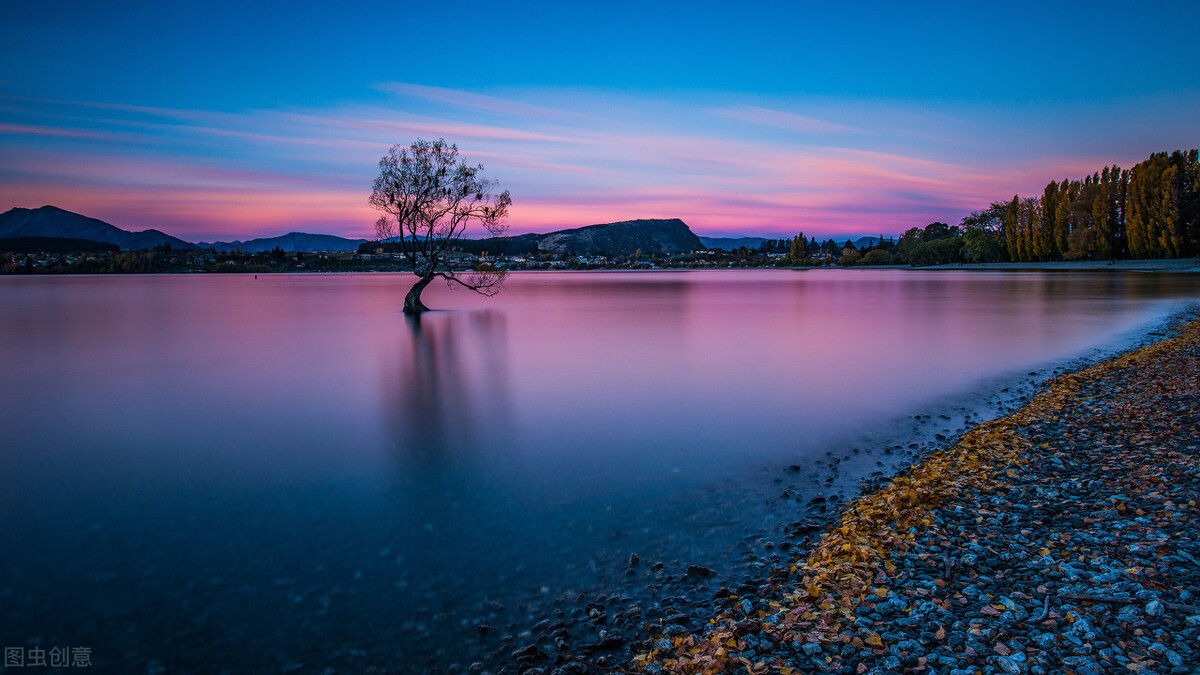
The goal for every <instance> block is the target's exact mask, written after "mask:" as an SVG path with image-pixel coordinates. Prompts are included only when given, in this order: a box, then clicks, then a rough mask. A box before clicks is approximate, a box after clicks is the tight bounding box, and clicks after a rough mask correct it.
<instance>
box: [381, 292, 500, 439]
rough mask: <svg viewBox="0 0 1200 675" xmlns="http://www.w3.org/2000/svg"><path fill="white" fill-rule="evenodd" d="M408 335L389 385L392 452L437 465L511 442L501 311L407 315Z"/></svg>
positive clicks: (386, 395) (387, 398) (388, 376)
mask: <svg viewBox="0 0 1200 675" xmlns="http://www.w3.org/2000/svg"><path fill="white" fill-rule="evenodd" d="M404 319H405V323H406V327H407V329H408V330H407V331H406V333H403V334H402V336H403V338H404V339H403V340H401V344H400V345H399V348H398V349H397V350H396V352H394V359H392V366H391V367H390V368H388V369H386V370H385V381H384V383H383V389H384V400H385V405H386V413H385V416H386V420H387V422H386V423H387V427H388V431H389V433H390V435H391V442H392V447H393V448H394V449H395V450H396V452H398V453H399V455H400V457H401V458H402V459H404V460H405V461H413V460H416V461H418V462H437V461H440V460H442V459H444V458H452V457H462V456H465V455H468V454H472V453H474V452H475V451H476V450H477V449H479V448H483V447H488V448H495V447H496V446H497V444H499V443H503V442H504V441H505V439H507V438H508V436H509V434H508V433H507V431H508V429H509V426H510V425H509V423H508V412H509V409H510V403H509V397H510V395H511V390H512V385H511V382H510V379H509V373H508V344H507V328H506V325H505V319H504V315H503V314H501V313H499V312H495V311H480V312H462V313H460V312H436V313H426V314H424V315H407V316H405V317H404Z"/></svg>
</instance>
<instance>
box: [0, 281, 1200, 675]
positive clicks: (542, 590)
mask: <svg viewBox="0 0 1200 675" xmlns="http://www.w3.org/2000/svg"><path fill="white" fill-rule="evenodd" d="M407 284H408V278H407V277H404V276H398V275H296V276H269V275H263V276H260V277H259V278H258V279H255V278H253V277H249V276H186V277H185V276H168V277H145V276H139V277H56V278H49V277H42V278H13V277H8V278H2V279H0V317H2V322H0V373H2V375H3V379H2V380H0V514H2V515H0V543H2V546H0V643H2V646H10V647H22V648H31V647H35V646H41V647H42V648H45V649H49V648H50V647H52V646H55V645H59V646H69V647H76V646H83V647H88V648H90V649H91V650H92V661H93V663H95V664H96V667H97V668H99V669H108V670H112V671H119V672H176V671H178V672H205V673H209V672H246V671H251V670H260V671H262V672H276V671H279V670H281V669H283V670H290V669H294V670H297V671H302V672H321V671H322V670H323V669H324V668H326V667H331V668H335V669H337V670H338V671H339V672H355V671H359V670H363V669H365V668H367V667H368V666H376V667H379V668H385V669H391V670H396V671H401V672H404V671H422V670H428V669H430V668H432V665H431V664H435V663H437V664H448V663H451V662H460V663H463V664H466V663H470V662H472V661H475V660H478V659H484V660H486V654H487V652H488V651H490V650H491V649H494V648H497V646H498V645H502V644H504V642H503V640H501V639H500V637H501V636H498V635H496V633H504V632H511V633H513V634H514V635H516V636H517V638H519V637H520V632H521V631H522V630H523V626H524V625H526V624H531V623H532V622H533V620H534V619H536V618H538V617H539V616H541V615H542V614H543V613H544V612H545V611H546V608H547V607H559V608H561V607H566V606H567V605H569V604H571V603H572V602H574V601H575V599H576V598H577V597H578V596H579V594H580V593H584V592H586V593H593V594H594V593H604V592H606V589H607V590H608V591H611V589H614V588H617V587H621V588H623V592H625V593H626V594H629V593H636V592H640V591H639V590H638V589H641V588H642V587H643V586H644V585H645V584H644V583H643V582H641V581H638V582H637V583H632V582H628V581H627V579H626V577H625V576H624V574H623V573H624V571H625V568H626V566H627V562H626V561H627V560H628V558H629V555H630V553H638V554H639V555H640V556H641V557H642V558H643V559H645V560H647V561H650V560H660V561H664V562H665V563H666V564H667V567H668V569H669V568H671V566H677V567H679V566H683V565H686V564H691V563H697V564H704V565H707V566H709V567H712V568H713V569H715V570H718V572H719V573H722V574H724V573H726V572H729V573H730V574H732V573H733V571H735V570H738V569H740V567H741V566H742V565H743V563H744V562H745V554H746V553H747V551H748V550H749V548H751V547H753V546H754V545H755V544H754V543H753V542H754V540H755V539H756V537H757V538H763V537H765V538H770V537H772V536H774V535H773V534H772V533H773V531H774V530H775V529H777V528H778V526H779V524H780V523H783V522H787V521H788V520H789V519H790V518H791V517H793V516H792V515H791V511H793V510H794V508H795V507H794V504H793V502H794V500H791V501H789V500H782V501H781V500H779V499H778V498H777V497H778V495H777V494H775V493H776V492H778V491H779V489H781V488H780V486H779V484H778V483H776V482H775V481H776V480H778V479H779V476H780V475H781V470H782V468H783V467H785V466H788V465H797V466H800V467H801V469H802V470H801V471H800V472H799V473H792V474H789V475H788V476H787V481H788V483H787V485H786V486H784V487H788V488H790V489H792V490H794V491H797V492H798V493H802V494H803V495H804V496H809V495H813V494H818V493H820V492H821V491H822V490H826V489H832V488H831V487H830V486H831V485H832V483H831V482H830V481H833V480H834V477H833V474H832V473H831V469H830V468H829V467H830V464H831V461H830V458H829V457H827V455H826V453H828V452H834V453H835V454H837V455H838V457H839V458H842V457H844V458H845V462H844V463H843V464H842V469H841V472H840V473H839V474H838V476H837V480H838V481H847V480H850V479H851V478H856V477H859V476H861V475H865V474H866V473H868V472H869V471H871V470H876V469H878V468H880V467H885V466H891V465H893V464H894V462H895V461H898V460H895V459H889V458H887V457H885V456H884V455H883V454H882V452H881V451H882V449H883V448H885V447H886V446H889V445H890V444H893V443H897V442H898V441H899V439H901V438H904V439H905V440H906V441H907V440H908V439H909V437H910V436H911V437H913V438H918V437H921V438H927V437H929V436H931V435H932V434H933V433H935V432H945V433H946V434H953V433H954V432H955V431H956V430H957V428H958V427H959V426H961V424H962V423H963V422H964V421H971V420H972V419H979V417H980V416H981V415H986V414H988V411H994V410H996V409H998V408H999V407H1001V406H1002V403H1003V401H1001V398H1002V397H996V396H993V395H992V394H994V393H995V392H997V391H998V390H999V389H1000V388H1002V385H1005V384H1006V383H1009V382H1010V381H1015V380H1014V378H1020V377H1024V376H1025V375H1026V373H1027V372H1028V371H1038V372H1043V373H1045V372H1047V370H1046V369H1047V368H1049V367H1051V366H1053V364H1055V363H1059V362H1063V361H1065V360H1068V359H1071V358H1075V357H1078V356H1081V355H1087V354H1094V353H1095V350H1097V349H1101V348H1112V347H1116V346H1119V345H1121V344H1122V343H1123V341H1125V340H1128V339H1129V338H1130V337H1131V336H1133V335H1135V334H1136V333H1137V331H1138V330H1139V329H1140V328H1144V327H1146V326H1150V325H1152V324H1153V323H1155V322H1156V321H1158V320H1160V319H1161V318H1162V317H1164V316H1165V315H1166V314H1168V313H1169V312H1170V311H1172V310H1173V309H1176V308H1179V307H1181V306H1183V305H1184V304H1186V303H1188V302H1190V301H1192V300H1194V299H1195V298H1196V297H1197V296H1200V287H1198V280H1197V278H1196V277H1194V276H1188V275H1165V274H1155V275H1150V274H1133V273H1125V274H1123V273H1104V272H1098V273H1053V274H1050V273H967V272H962V273H960V272H913V271H857V270H847V271H842V270H836V271H813V272H802V273H801V272H786V271H751V272H686V273H665V272H664V273H531V274H523V275H515V276H513V277H511V278H510V280H509V281H508V287H507V288H506V290H505V291H504V292H502V293H501V294H500V295H499V296H498V297H496V298H493V299H490V300H488V299H483V298H479V297H476V296H473V295H469V294H466V293H463V292H451V291H448V290H446V289H444V288H440V287H434V288H431V290H430V292H429V293H428V297H427V298H426V301H427V304H429V305H430V306H433V307H438V308H444V309H445V311H438V312H434V313H430V314H427V315H425V316H424V317H423V318H422V319H421V321H420V322H413V321H410V320H408V319H406V318H405V317H404V316H403V315H402V314H401V313H400V312H399V311H398V310H399V307H400V305H401V300H402V296H403V293H404V291H405V290H406V286H407ZM943 409H944V410H947V411H951V410H952V411H954V414H953V415H947V418H946V419H945V420H942V419H941V418H939V417H937V416H934V417H933V418H932V419H931V420H928V421H925V420H918V421H914V420H913V419H912V416H913V415H914V414H921V413H926V412H929V411H930V410H943ZM972 411H973V412H972ZM969 415H970V416H969ZM943 427H944V428H943ZM860 451H861V452H860ZM889 462H890V463H889ZM773 490H774V491H775V492H772V491H773ZM747 541H750V542H751V543H747ZM501 606H502V607H501ZM480 623H487V624H489V625H495V626H496V627H497V630H496V631H495V632H494V633H493V634H491V635H484V636H481V635H479V634H478V632H477V631H476V629H475V626H476V625H477V624H480Z"/></svg>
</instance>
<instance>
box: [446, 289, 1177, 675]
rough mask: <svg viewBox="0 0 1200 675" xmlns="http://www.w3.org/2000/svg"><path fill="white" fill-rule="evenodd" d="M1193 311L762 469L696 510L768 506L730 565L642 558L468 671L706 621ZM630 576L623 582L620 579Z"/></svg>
mask: <svg viewBox="0 0 1200 675" xmlns="http://www.w3.org/2000/svg"><path fill="white" fill-rule="evenodd" d="M1189 314H1190V311H1189V310H1174V311H1171V312H1169V313H1167V314H1165V315H1162V316H1159V317H1157V318H1155V319H1152V320H1150V321H1148V322H1146V323H1143V324H1141V325H1139V326H1137V327H1136V328H1132V329H1130V330H1128V331H1126V332H1124V333H1121V334H1119V335H1116V336H1114V337H1113V338H1112V339H1110V340H1107V341H1105V342H1103V343H1100V344H1097V345H1095V346H1093V347H1090V348H1088V349H1087V350H1086V351H1084V352H1081V353H1079V354H1077V355H1075V356H1071V357H1067V358H1060V359H1049V360H1047V361H1045V362H1043V363H1040V364H1037V365H1035V366H1033V367H1032V368H1031V370H1030V371H1029V372H1028V373H1026V372H1024V370H1022V371H1021V372H1019V373H1017V372H1014V373H1011V374H1008V375H1004V376H1000V377H996V378H989V379H987V380H983V381H980V382H979V383H977V384H976V385H974V386H972V388H971V389H970V391H969V392H964V393H963V394H955V395H951V396H947V397H944V398H939V399H936V400H932V401H928V402H926V403H924V404H922V405H921V406H919V407H918V408H917V409H916V410H914V411H913V412H915V413H918V414H912V415H904V416H901V417H899V418H897V419H896V420H894V422H893V423H889V424H888V425H885V426H884V427H881V428H879V429H874V430H871V431H870V432H867V433H865V434H863V435H861V436H854V437H847V438H845V439H843V441H841V442H838V443H836V444H834V445H832V446H827V449H828V450H829V452H825V456H824V458H821V459H817V458H815V457H814V460H815V461H813V462H812V464H811V465H806V467H807V468H802V467H799V466H787V467H785V466H783V465H782V464H780V465H775V466H770V467H763V468H762V469H761V470H759V471H757V472H755V473H753V474H749V475H747V476H746V477H745V478H744V479H743V482H744V485H742V486H741V487H739V488H735V489H733V490H724V491H722V492H723V493H726V499H727V500H731V501H728V502H727V503H726V505H725V506H724V507H722V509H716V510H713V509H712V508H711V506H712V505H702V504H699V503H697V504H694V505H693V510H694V511H695V517H694V518H691V519H689V522H691V523H692V525H691V526H692V527H700V528H702V529H703V528H708V527H710V526H711V522H713V521H710V520H709V519H712V518H716V519H717V520H720V519H722V518H727V517H728V516H727V515H726V516H723V515H722V514H723V513H724V512H725V511H727V510H728V509H731V508H732V509H738V510H740V509H745V508H749V509H750V510H751V511H754V510H755V509H756V508H759V507H756V506H754V505H755V504H758V505H759V506H760V507H761V505H762V504H763V503H764V501H765V503H766V504H767V505H768V507H767V508H768V509H769V510H770V511H771V512H772V514H773V515H772V518H773V520H774V521H775V524H774V525H773V526H768V527H763V525H765V524H764V523H762V522H759V523H758V525H752V526H750V527H749V528H747V529H742V530H741V531H740V535H737V536H735V537H734V538H733V541H736V540H737V538H738V537H739V536H740V537H741V538H742V542H743V544H741V545H740V546H738V547H737V548H738V552H734V553H733V554H732V555H733V556H734V557H733V558H730V559H729V560H724V561H723V559H719V558H721V556H715V557H714V556H711V555H708V556H706V555H703V554H698V555H696V556H694V557H693V558H692V559H682V560H675V559H669V558H663V559H661V560H660V559H658V558H655V557H646V556H645V555H643V556H642V557H641V560H640V561H639V563H631V564H629V565H628V566H627V567H626V566H623V565H617V569H614V570H613V571H614V572H615V574H613V575H612V576H609V577H608V581H607V583H606V582H601V581H600V579H599V578H597V579H595V580H593V583H587V584H583V586H584V587H585V589H586V590H584V592H583V593H581V594H580V595H579V598H578V599H577V600H576V601H575V603H570V602H567V603H566V604H561V603H560V604H557V607H558V608H559V611H557V620H556V619H555V617H554V616H550V615H548V614H545V613H543V614H539V615H538V617H537V618H538V619H542V620H541V621H538V622H537V623H536V625H534V626H533V630H532V631H529V630H526V631H524V632H520V634H519V635H516V633H517V632H518V631H519V629H514V630H513V635H510V636H509V637H510V639H511V638H512V637H514V636H515V637H517V640H516V641H515V642H509V643H508V645H509V646H507V647H505V648H502V649H499V650H497V651H496V652H493V654H492V658H491V659H483V660H481V662H477V663H472V664H471V667H470V668H469V669H468V672H478V673H487V672H494V673H516V672H525V671H526V670H528V669H530V668H535V667H538V668H542V669H543V672H544V673H546V674H552V673H561V674H562V675H567V674H569V673H573V672H574V673H585V672H605V671H606V669H607V670H608V671H611V670H612V669H613V668H618V669H619V668H620V666H619V664H621V663H627V661H628V658H629V656H628V655H630V654H634V655H636V654H637V653H638V650H639V649H642V650H645V649H646V648H648V645H650V644H651V641H649V640H647V635H649V633H648V632H647V628H646V626H647V625H650V626H654V625H657V626H658V630H659V631H661V630H663V629H664V627H666V626H671V627H672V628H673V629H674V630H677V631H678V630H680V629H683V630H689V629H691V630H695V629H698V628H701V627H703V626H706V625H708V623H709V622H710V621H711V620H712V619H714V618H716V616H717V614H718V612H719V610H720V608H721V603H719V602H717V600H719V599H720V598H722V597H727V595H728V593H726V594H725V595H724V596H722V595H721V592H722V591H721V590H720V589H724V588H731V589H737V594H740V595H742V596H743V597H749V596H750V595H752V594H753V589H755V588H761V587H763V586H764V585H767V584H769V583H770V581H771V578H772V575H777V574H778V571H779V569H780V568H781V567H783V568H785V569H784V571H785V572H786V567H787V566H788V565H789V564H791V563H792V562H793V556H795V555H796V554H797V553H800V552H804V551H807V550H809V549H810V548H811V547H812V546H813V545H815V544H816V543H817V541H818V537H819V535H820V534H821V532H822V531H824V530H827V529H828V528H829V527H830V525H831V523H833V522H834V521H835V520H836V519H837V518H838V517H839V516H840V512H841V511H842V509H843V507H844V506H845V505H846V504H847V503H849V502H850V501H853V500H854V499H855V498H856V497H859V496H862V495H864V494H867V493H869V492H874V491H876V490H878V489H880V488H881V487H882V486H886V485H887V484H888V483H889V482H890V481H891V480H892V479H893V478H894V477H895V476H897V475H900V474H902V473H903V472H904V471H906V470H907V469H908V468H909V467H911V466H912V465H914V464H917V463H920V462H921V461H922V460H923V459H925V458H928V457H929V456H931V455H933V454H935V453H937V452H939V451H940V450H941V449H944V448H945V447H947V445H948V444H953V443H954V442H955V440H956V439H958V438H961V437H962V436H963V435H964V434H966V433H969V432H970V431H971V430H972V429H974V428H976V427H977V426H978V425H980V424H981V423H984V424H985V423H987V422H988V421H989V420H995V419H999V418H1003V417H1006V416H1008V415H1011V414H1013V413H1014V412H1015V411H1017V410H1019V409H1021V408H1022V407H1023V406H1025V405H1027V404H1028V402H1029V401H1030V400H1031V399H1032V398H1034V397H1035V396H1036V395H1037V393H1038V392H1039V391H1040V390H1042V389H1043V388H1044V387H1045V386H1046V384H1047V383H1048V382H1050V381H1051V380H1052V379H1053V378H1055V377H1059V376H1066V375H1068V374H1071V373H1075V372H1079V371H1082V370H1084V369H1087V368H1091V367H1095V366H1096V365H1097V364H1101V363H1104V362H1106V361H1109V360H1112V359H1115V358H1119V357H1120V356H1122V355H1123V354H1127V353H1130V352H1132V351H1134V350H1136V349H1139V348H1141V347H1144V346H1145V345H1147V344H1151V343H1154V342H1156V341H1159V340H1161V339H1162V338H1163V337H1164V336H1167V335H1169V334H1171V333H1172V332H1173V331H1175V330H1177V329H1178V327H1179V326H1180V325H1181V324H1182V323H1183V322H1184V321H1186V317H1187V316H1188V315H1189ZM801 464H803V462H801ZM747 481H748V482H747ZM748 497H749V502H747V501H746V500H747V498H748ZM745 520H747V522H749V521H750V519H745ZM711 534H712V533H710V535H711ZM722 536H725V535H722ZM726 538H727V537H726ZM638 553H643V554H644V553H645V552H643V551H638ZM739 560H740V562H739ZM713 563H716V564H713ZM693 564H694V565H696V566H697V567H699V569H698V570H696V573H695V574H693V573H691V570H690V568H692V567H693ZM700 566H703V567H700ZM708 567H712V568H713V569H712V570H708V569H707V568H708ZM620 572H623V573H624V577H623V580H622V581H620V582H618V581H617V579H619V578H622V577H621V575H620ZM708 572H711V575H709V574H708ZM595 582H600V583H595ZM630 583H633V584H634V586H633V587H631V586H630V585H629V584H630ZM642 584H650V585H648V586H646V588H647V589H651V588H654V589H658V590H657V592H655V593H653V594H651V595H650V596H649V597H647V595H646V593H645V592H644V591H639V590H637V589H640V587H641V585H642ZM585 605H586V607H585ZM593 609H595V610H597V614H596V616H594V617H592V616H590V614H592V612H591V610H593ZM562 610H565V613H564V611H562ZM531 623H532V622H531ZM528 625H529V624H526V626H528ZM560 640H562V643H560ZM445 663H447V662H446V661H443V662H442V665H445ZM562 668H565V669H563V670H560V669H562ZM577 668H583V670H578V669H577ZM450 672H453V670H451V671H450ZM534 672H536V671H534ZM617 672H620V671H619V670H618V671H617Z"/></svg>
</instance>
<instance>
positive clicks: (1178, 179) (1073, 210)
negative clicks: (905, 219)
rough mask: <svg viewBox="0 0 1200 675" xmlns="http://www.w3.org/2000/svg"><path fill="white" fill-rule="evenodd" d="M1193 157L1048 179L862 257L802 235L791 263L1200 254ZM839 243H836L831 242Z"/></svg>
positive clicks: (1198, 176) (1199, 184) (1181, 154)
mask: <svg viewBox="0 0 1200 675" xmlns="http://www.w3.org/2000/svg"><path fill="white" fill-rule="evenodd" d="M1197 155H1198V153H1197V151H1196V150H1188V151H1183V150H1176V151H1174V152H1170V153H1167V152H1159V153H1155V154H1152V155H1150V157H1149V158H1148V159H1146V160H1145V161H1142V162H1139V163H1138V164H1136V165H1134V167H1133V168H1132V169H1122V168H1121V167H1119V166H1116V165H1113V166H1106V167H1104V168H1102V169H1101V170H1099V171H1096V172H1095V173H1093V174H1092V175H1090V176H1084V177H1083V178H1080V179H1074V180H1073V179H1066V178H1065V179H1063V180H1061V181H1054V180H1052V181H1050V182H1049V183H1048V184H1047V185H1046V187H1045V189H1044V190H1043V191H1042V194H1041V196H1037V197H1021V196H1020V195H1013V198H1012V199H1011V200H1008V201H996V202H992V204H991V205H990V206H988V207H987V208H985V209H982V210H979V211H975V212H973V213H971V214H970V215H968V216H967V217H965V218H963V219H962V222H960V223H959V224H958V225H953V226H952V225H948V224H946V223H940V222H938V223H930V224H929V225H927V226H926V227H924V228H918V227H914V228H911V229H909V230H908V231H906V232H905V233H904V234H902V235H901V236H900V237H899V239H897V240H895V241H893V240H890V239H885V238H883V237H880V240H879V241H877V242H875V243H873V244H871V246H869V247H866V248H864V249H862V250H857V249H856V248H855V247H854V245H853V244H852V243H851V242H848V241H847V242H846V243H845V244H844V245H842V246H837V245H836V244H833V242H826V243H824V244H820V245H818V244H817V242H816V239H815V238H814V239H805V237H804V234H803V233H800V234H799V235H797V236H796V237H794V238H793V239H792V240H790V242H789V248H788V258H787V260H788V263H789V264H793V265H820V264H829V263H832V262H833V261H834V260H836V262H837V264H839V265H843V266H848V265H879V264H901V265H918V266H923V265H944V264H950V263H978V262H1038V261H1058V260H1120V259H1127V258H1190V257H1195V256H1200V161H1198V156H1197ZM831 244H832V245H831Z"/></svg>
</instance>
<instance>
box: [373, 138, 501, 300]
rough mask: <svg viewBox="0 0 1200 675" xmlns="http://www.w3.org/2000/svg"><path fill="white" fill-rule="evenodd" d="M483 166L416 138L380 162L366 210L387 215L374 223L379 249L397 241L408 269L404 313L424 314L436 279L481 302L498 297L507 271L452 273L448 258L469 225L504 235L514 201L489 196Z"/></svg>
mask: <svg viewBox="0 0 1200 675" xmlns="http://www.w3.org/2000/svg"><path fill="white" fill-rule="evenodd" d="M482 172H483V165H482V164H477V165H475V166H471V165H469V164H467V162H466V160H463V159H460V158H459V156H458V146H457V145H449V144H447V143H446V139H444V138H439V139H438V140H436V141H433V142H430V141H426V140H422V139H419V138H418V139H417V140H416V141H415V142H414V143H413V144H412V145H410V146H408V147H403V146H399V145H394V146H392V149H391V150H389V151H388V154H386V155H384V156H383V159H380V160H379V177H378V178H376V179H375V188H374V190H373V191H372V192H371V200H370V201H371V206H372V207H374V208H376V209H378V210H379V211H382V212H383V214H384V215H382V216H380V217H379V220H377V221H375V234H376V235H378V236H379V240H380V242H394V243H395V244H396V245H397V246H398V248H399V249H400V252H401V253H403V254H404V257H405V258H407V259H408V262H409V263H410V264H411V265H412V269H413V274H415V275H417V282H416V283H415V284H413V286H412V288H411V289H409V291H408V295H406V296H405V297H404V313H405V314H419V313H421V312H424V311H427V310H428V309H429V308H428V307H426V306H425V304H424V303H422V302H421V291H423V290H425V287H426V286H428V285H429V282H431V281H433V279H434V278H435V277H441V278H443V279H445V280H446V283H447V284H449V285H454V284H458V285H460V286H463V287H464V288H469V289H471V290H473V291H475V292H476V293H479V294H481V295H486V296H492V295H495V294H496V293H497V292H499V290H500V284H501V282H503V281H504V277H505V272H504V271H503V270H498V269H496V268H494V267H492V266H490V265H480V266H477V267H476V268H475V269H473V270H470V271H462V270H455V269H454V268H453V267H451V265H450V262H449V261H448V260H447V253H449V251H450V250H451V248H452V247H453V246H454V244H455V242H457V241H458V240H459V239H460V238H461V237H462V235H463V234H464V233H465V232H466V231H467V226H468V225H470V224H471V222H472V221H476V222H478V223H480V224H481V225H483V227H484V228H486V229H487V231H488V233H490V234H491V235H492V236H494V237H498V236H501V235H502V234H504V232H505V230H507V229H508V226H507V225H505V224H504V218H505V217H506V216H507V215H508V207H509V206H510V205H512V198H511V197H510V196H509V194H508V190H505V191H504V192H501V193H500V194H498V195H497V194H494V193H495V189H496V186H497V185H498V184H499V183H498V181H495V180H491V179H486V178H483V177H482V175H481V174H482Z"/></svg>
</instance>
